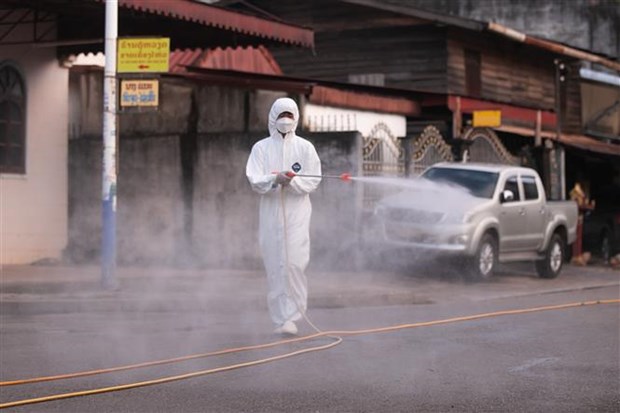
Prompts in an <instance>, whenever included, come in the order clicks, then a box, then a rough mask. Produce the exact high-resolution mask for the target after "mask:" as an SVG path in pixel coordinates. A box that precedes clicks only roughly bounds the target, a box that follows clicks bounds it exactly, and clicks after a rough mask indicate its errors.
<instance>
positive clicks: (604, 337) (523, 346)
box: [0, 287, 620, 412]
mask: <svg viewBox="0 0 620 413" xmlns="http://www.w3.org/2000/svg"><path fill="white" fill-rule="evenodd" d="M618 296H619V291H618V288H617V287H606V288H597V289H589V290H580V291H574V292H560V293H555V294H542V295H530V296H520V297H512V298H502V299H494V300H485V301H475V302H464V301H460V302H458V303H450V302H449V301H444V302H442V303H438V304H425V305H411V306H389V307H388V306H386V307H366V308H363V307H362V308H343V309H316V310H313V311H312V314H311V317H312V318H313V320H314V321H315V322H316V323H317V324H318V325H319V326H321V327H322V328H324V329H343V328H346V329H357V328H368V327H378V326H384V325H395V324H402V323H414V322H420V321H430V320H439V319H445V318H450V317H456V316H463V315H472V314H478V313H486V312H491V311H497V310H506V309H519V308H529V307H538V306H542V305H552V304H560V303H569V302H577V301H583V300H593V299H617V298H618ZM619 309H620V307H619V306H618V304H609V305H595V306H587V307H578V308H570V309H563V310H553V311H546V312H537V313H531V314H524V315H510V316H501V317H495V318H486V319H481V320H475V321H466V322H458V323H452V324H445V325H438V326H432V327H420V328H415V329H409V330H403V331H399V332H392V333H383V334H373V335H360V336H354V337H346V338H345V339H344V342H343V343H342V344H340V345H339V346H337V347H335V348H332V349H330V350H326V351H322V352H316V353H310V354H305V355H301V356H297V357H295V358H291V359H286V360H281V361H276V362H273V363H270V364H265V365H261V366H255V367H249V368H245V369H240V370H235V371H230V372H223V373H218V374H214V375H208V376H202V377H197V378H193V379H189V380H182V381H177V382H172V383H167V384H161V385H156V386H150V387H143V388H139V389H133V390H127V391H121V392H115V393H107V394H102V395H95V396H87V397H79V398H73V399H67V400H60V401H53V402H47V403H42V404H36V405H30V406H24V407H18V408H14V409H12V410H13V411H17V412H22V411H23V412H26V411H27V412H245V411H247V412H279V411H282V412H378V411H380V412H399V411H402V412H405V411H406V412H411V411H422V412H425V411H429V412H447V411H455V412H456V411H458V412H462V411H477V412H480V411H494V412H495V411H501V412H528V411H536V412H539V411H546V412H573V411H574V412H578V411H579V412H581V411H588V412H596V411H600V412H613V411H619V410H620V389H619V383H620V344H619V342H620V331H619V329H620V323H619V321H620V310H619ZM0 320H1V323H2V325H1V326H2V329H1V334H2V335H1V344H2V346H1V349H0V356H1V366H2V372H1V376H2V380H10V379H15V378H24V377H31V376H40V375H48V374H55V373H65V372H71V371H80V370H85V369H94V368H102V367H110V366H115V365H120V364H126V363H135V362H141V361H146V360H153V359H160V358H167V357H174V356H181V355H187V354H195V353H202V352H206V351H210V350H215V349H220V348H225V347H231V346H239V345H247V344H256V343H263V342H269V341H273V340H274V336H272V335H271V334H270V332H269V330H270V328H271V327H270V324H269V320H268V319H267V318H266V316H265V314H263V313H254V312H252V313H239V312H236V311H235V310H234V309H231V311H230V312H229V313H228V314H217V315H214V316H210V315H209V314H202V313H188V312H183V313H136V312H134V313H130V314H126V313H122V312H117V313H114V312H106V313H90V314H88V313H83V314H76V313H73V314H49V315H32V316H2V317H1V318H0ZM302 332H303V333H310V330H308V329H306V330H304V331H302ZM328 342H329V340H328V339H321V340H315V341H312V342H306V343H303V344H295V345H293V344H289V345H285V346H282V347H277V348H274V349H271V350H261V351H252V352H248V353H242V354H236V355H229V356H225V357H218V358H209V359H200V360H193V361H190V362H184V363H179V364H176V365H172V366H171V365H166V366H157V367H152V368H146V369H141V370H135V371H131V372H123V373H115V374H106V375H99V376H92V377H85V378H80V379H72V380H63V381H55V382H47V383H39V384H30V385H23V386H11V387H2V388H0V391H1V401H2V402H7V401H11V400H19V399H28V398H32V397H38V396H44V395H49V394H55V393H64V392H73V391H77V390H84V389H90V388H96V387H105V386H113V385H118V384H123V383H129V382H134V381H141V380H148V379H153V378H158V377H163V376H169V375H174V374H180V373H185V372H190V371H197V370H203V369H208V368H212V367H216V366H223V365H227V364H233V363H238V362H241V361H247V360H254V359H257V358H261V357H266V356H270V355H277V354H281V353H285V352H289V351H292V350H295V349H300V348H305V347H308V346H312V345H318V344H325V343H328Z"/></svg>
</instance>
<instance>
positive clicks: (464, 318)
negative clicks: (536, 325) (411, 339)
mask: <svg viewBox="0 0 620 413" xmlns="http://www.w3.org/2000/svg"><path fill="white" fill-rule="evenodd" d="M618 303H620V299H610V300H594V301H582V302H574V303H567V304H558V305H549V306H542V307H533V308H523V309H517V310H503V311H495V312H490V313H481V314H474V315H469V316H461V317H453V318H446V319H440V320H434V321H426V322H419V323H409V324H398V325H393V326H387V327H377V328H370V329H359V330H336V331H325V332H321V333H316V334H312V335H309V336H305V337H298V338H293V339H288V340H281V341H277V342H273V343H267V344H262V345H256V346H245V347H238V348H231V349H224V350H220V351H217V352H212V353H204V354H208V355H216V354H231V353H236V352H240V351H248V350H250V349H260V348H267V347H274V346H278V345H283V344H287V343H294V342H302V341H307V340H311V339H314V338H318V337H322V336H325V337H333V336H335V335H337V336H353V335H363V334H378V333H388V332H393V331H400V330H406V329H412V328H418V327H430V326H437V325H444V324H450V323H458V322H466V321H474V320H480V319H485V318H491V317H500V316H511V315H520V314H529V313H535V312H541V311H552V310H562V309H569V308H576V307H585V306H594V305H605V304H618ZM341 342H342V338H341V337H339V338H338V339H337V340H336V341H334V342H332V343H329V344H326V345H322V346H316V347H311V348H307V349H303V350H298V351H293V352H290V353H285V354H282V355H279V356H273V357H268V358H263V359H258V360H253V361H249V362H244V363H238V364H232V365H229V366H223V367H218V368H214V369H208V370H200V371H196V372H192V373H186V374H181V375H176V376H169V377H162V378H158V379H154V380H148V381H142V382H136V383H128V384H124V385H119V386H112V387H103V388H98V389H92V390H85V391H79V392H72V393H62V394H55V395H50V396H45V397H39V398H32V399H24V400H17V401H12V402H6V403H2V404H0V409H5V408H9V407H16V406H25V405H30V404H35V403H43V402H49V401H53V400H61V399H68V398H73V397H79V396H88V395H94V394H102V393H110V392H114V391H121V390H128V389H134V388H138V387H145V386H152V385H156V384H163V383H169V382H172V381H178V380H184V379H189V378H193V377H198V376H204V375H207V374H214V373H220V372H224V371H230V370H235V369H240V368H244V367H251V366H256V365H259V364H265V363H269V362H273V361H277V360H282V359H285V358H289V357H293V356H297V355H301V354H305V353H310V352H316V351H321V350H327V349H330V348H332V347H334V346H336V345H338V344H340V343H341ZM201 356H202V357H206V356H205V355H193V356H187V357H179V358H176V359H168V360H162V361H155V362H150V363H141V364H139V365H133V366H139V367H146V366H147V365H151V366H153V365H158V364H164V363H163V362H169V363H172V362H174V361H171V360H179V361H181V360H189V359H192V358H199V357H201ZM130 368H137V367H130V366H124V367H123V366H121V367H118V368H114V369H104V370H98V371H92V372H81V373H75V374H63V375H59V376H49V377H47V378H45V379H47V380H45V381H50V380H60V379H61V378H62V379H67V378H73V377H81V376H84V375H87V373H90V374H101V373H102V372H111V371H119V370H121V369H123V370H128V369H130ZM52 377H56V378H52ZM36 381H44V380H38V379H36V378H35V379H29V380H22V381H21V383H19V384H26V383H33V382H36ZM15 382H17V381H14V382H3V383H0V385H6V384H5V383H15Z"/></svg>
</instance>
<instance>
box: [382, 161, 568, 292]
mask: <svg viewBox="0 0 620 413" xmlns="http://www.w3.org/2000/svg"><path fill="white" fill-rule="evenodd" d="M375 219H376V222H377V223H378V228H379V232H380V236H379V238H380V239H381V241H380V242H381V243H382V244H386V243H387V244H390V245H393V246H399V247H407V248H415V249H424V250H427V251H434V252H437V253H440V254H441V255H444V254H452V255H456V256H458V257H461V258H464V259H465V262H466V268H467V274H468V276H469V277H470V278H471V279H474V280H485V279H488V278H489V277H491V276H492V275H493V272H494V270H495V268H496V267H497V263H498V262H513V261H534V262H535V263H536V270H537V272H538V274H539V275H540V276H541V277H543V278H555V277H557V276H558V274H559V273H560V271H561V269H562V264H563V262H564V258H565V252H566V248H567V246H568V245H569V244H571V243H573V242H574V241H575V237H576V226H577V204H576V203H575V202H573V201H552V202H550V201H547V200H546V197H545V190H544V187H543V184H542V182H541V180H540V177H539V176H538V173H537V172H536V171H535V170H533V169H530V168H522V167H513V166H505V165H487V164H475V163H441V164H436V165H434V166H432V167H430V168H429V169H427V170H426V171H425V172H424V173H423V174H422V176H421V177H420V178H417V179H416V184H415V185H413V186H412V187H411V188H410V189H408V190H404V191H402V192H401V193H398V194H396V195H392V196H389V197H386V198H384V199H382V200H381V201H380V202H379V203H378V204H377V207H376V210H375Z"/></svg>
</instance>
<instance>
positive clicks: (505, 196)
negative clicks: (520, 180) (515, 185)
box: [499, 189, 515, 204]
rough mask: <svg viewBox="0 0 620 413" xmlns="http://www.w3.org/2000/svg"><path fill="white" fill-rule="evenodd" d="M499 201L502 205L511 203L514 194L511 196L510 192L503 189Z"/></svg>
mask: <svg viewBox="0 0 620 413" xmlns="http://www.w3.org/2000/svg"><path fill="white" fill-rule="evenodd" d="M499 200H500V202H501V203H502V204H503V203H505V202H512V201H514V200H515V194H513V193H512V191H510V190H508V189H505V190H504V191H502V194H501V195H500V197H499Z"/></svg>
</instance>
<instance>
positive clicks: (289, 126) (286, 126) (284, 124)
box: [276, 118, 295, 133]
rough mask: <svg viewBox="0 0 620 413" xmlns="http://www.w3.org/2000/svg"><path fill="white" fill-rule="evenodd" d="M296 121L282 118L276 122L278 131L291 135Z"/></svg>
mask: <svg viewBox="0 0 620 413" xmlns="http://www.w3.org/2000/svg"><path fill="white" fill-rule="evenodd" d="M294 124H295V121H294V120H293V119H291V118H280V119H278V120H277V121H276V129H277V130H278V131H279V132H280V133H289V132H290V131H292V130H293V125H294Z"/></svg>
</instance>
